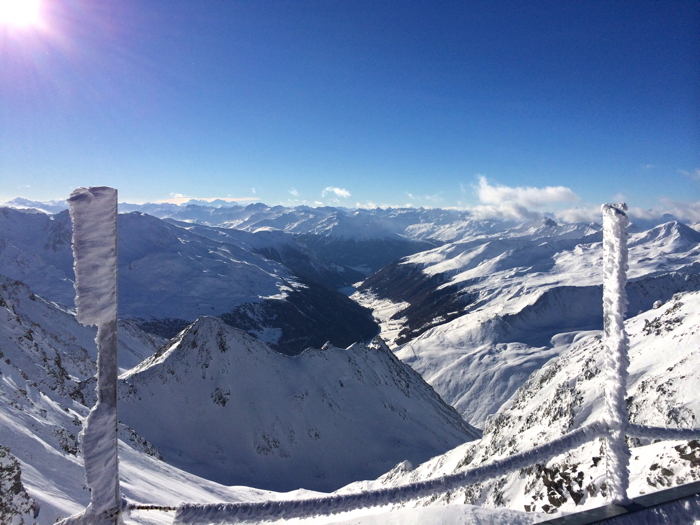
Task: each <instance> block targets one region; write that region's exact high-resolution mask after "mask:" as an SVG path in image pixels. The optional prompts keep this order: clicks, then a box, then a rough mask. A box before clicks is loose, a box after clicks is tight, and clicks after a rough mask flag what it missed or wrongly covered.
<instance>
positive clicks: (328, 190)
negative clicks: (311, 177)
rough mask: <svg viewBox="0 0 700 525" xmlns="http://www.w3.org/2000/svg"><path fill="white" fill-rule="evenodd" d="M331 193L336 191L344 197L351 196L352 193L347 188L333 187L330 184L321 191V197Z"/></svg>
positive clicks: (339, 195)
mask: <svg viewBox="0 0 700 525" xmlns="http://www.w3.org/2000/svg"><path fill="white" fill-rule="evenodd" d="M329 193H335V194H336V195H337V196H338V197H343V198H344V199H347V198H349V197H350V195H351V194H350V192H349V191H348V190H346V189H345V188H333V187H331V186H328V187H327V188H325V189H324V190H323V191H322V192H321V197H325V196H326V195H328V194H329Z"/></svg>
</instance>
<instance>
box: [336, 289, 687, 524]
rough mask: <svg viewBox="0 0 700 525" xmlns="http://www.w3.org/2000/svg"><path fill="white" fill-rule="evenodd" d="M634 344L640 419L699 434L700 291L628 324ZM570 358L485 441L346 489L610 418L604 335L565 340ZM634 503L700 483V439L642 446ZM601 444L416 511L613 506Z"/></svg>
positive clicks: (534, 385) (502, 415)
mask: <svg viewBox="0 0 700 525" xmlns="http://www.w3.org/2000/svg"><path fill="white" fill-rule="evenodd" d="M625 325H626V329H627V332H628V334H629V338H630V363H631V364H630V369H629V372H630V379H629V384H628V390H627V391H628V394H629V400H628V408H629V412H630V421H632V422H633V423H637V424H643V425H651V426H665V427H671V428H697V427H698V426H699V425H698V422H699V421H700V391H699V390H698V388H697V385H698V382H699V381H700V292H687V293H679V294H676V295H675V296H674V297H672V298H671V299H670V300H669V301H667V302H666V303H664V304H661V303H657V307H655V308H652V309H650V310H648V311H646V312H643V313H641V314H639V315H637V316H635V317H633V318H631V319H629V320H628V321H626V322H625ZM554 339H555V344H556V345H558V346H559V347H560V348H561V350H560V353H561V356H560V357H557V358H554V359H552V360H550V361H549V362H547V363H546V364H545V366H543V367H541V368H540V369H538V370H536V371H535V372H534V373H533V374H532V375H531V376H530V377H529V378H528V379H527V381H526V382H525V383H524V384H523V385H522V386H521V387H520V388H519V389H518V390H517V391H516V392H515V393H514V395H513V396H511V397H510V399H509V400H508V401H507V402H506V403H505V404H504V405H503V406H502V407H501V409H500V410H499V411H498V412H497V413H496V414H494V415H492V416H490V417H489V418H488V419H487V420H486V424H485V427H484V434H483V437H482V439H481V440H479V441H475V442H472V443H466V444H464V445H461V446H459V447H457V448H455V449H453V450H451V451H450V452H448V453H446V454H444V455H441V456H438V457H435V458H432V459H431V460H430V461H428V462H425V463H423V464H421V465H418V466H416V467H415V468H414V466H412V465H409V464H404V465H398V466H397V467H396V468H395V469H393V470H392V471H391V472H389V473H387V474H385V475H384V476H382V477H380V478H378V479H377V480H376V481H373V482H359V483H355V484H352V485H350V486H348V487H345V488H344V489H342V491H340V492H353V491H357V490H366V489H372V488H385V487H388V486H398V485H401V484H404V483H409V482H415V481H420V480H427V479H431V478H434V477H437V476H442V475H446V474H452V473H456V472H460V471H462V470H464V469H467V468H473V467H475V466H479V465H485V464H488V463H490V462H492V461H494V460H497V459H500V458H505V457H507V456H509V455H512V454H515V453H518V452H523V451H525V450H528V449H529V448H532V447H534V446H536V445H541V444H544V443H547V442H548V441H551V440H552V439H554V438H557V437H559V436H561V435H563V434H565V433H567V432H570V431H571V430H573V429H576V428H580V427H581V426H583V425H586V424H588V423H592V422H595V421H597V420H600V418H601V417H602V415H603V413H604V410H605V408H604V399H603V397H602V396H603V394H602V392H603V381H604V379H603V374H602V372H601V371H602V369H603V366H604V365H603V352H602V340H601V332H578V333H569V334H561V335H559V336H557V337H555V338H554ZM630 445H631V446H632V449H631V453H632V459H631V466H630V471H631V487H630V496H632V497H634V496H637V495H639V494H645V493H650V492H654V491H656V490H660V489H662V488H665V487H670V486H673V485H679V484H683V483H689V482H691V481H697V480H699V479H700V442H698V440H691V441H662V442H657V443H651V444H650V443H649V441H648V440H639V439H632V440H630ZM603 456H604V452H603V451H602V443H601V440H600V439H596V440H595V441H593V442H591V443H589V444H586V445H584V446H582V447H579V448H577V449H574V450H572V451H570V452H565V453H562V454H560V455H558V456H556V457H554V458H552V459H551V460H550V461H549V462H547V464H546V465H534V466H532V467H529V468H525V469H521V470H518V471H515V472H512V473H510V474H508V475H506V476H502V477H500V478H498V479H494V480H491V481H489V482H485V483H480V484H476V485H470V486H467V487H464V488H460V489H457V490H455V491H452V492H450V493H449V494H444V495H442V496H441V497H439V498H433V499H431V500H430V501H419V502H415V503H413V504H411V505H410V506H413V505H416V506H423V505H436V504H437V505H442V504H449V503H451V502H452V503H453V502H456V501H458V502H463V503H474V504H478V505H485V506H487V507H503V506H505V507H508V508H512V509H518V510H526V511H528V512H532V511H539V512H545V513H557V512H558V511H567V512H576V511H577V510H579V509H581V508H586V507H595V506H601V505H604V504H605V495H606V487H605V476H604V474H605V466H604V463H605V460H604V459H603Z"/></svg>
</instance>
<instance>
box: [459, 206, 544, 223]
mask: <svg viewBox="0 0 700 525" xmlns="http://www.w3.org/2000/svg"><path fill="white" fill-rule="evenodd" d="M469 211H470V212H471V214H472V216H473V217H474V218H475V219H516V220H520V219H528V220H532V219H537V218H540V217H542V216H543V214H542V213H540V212H536V211H531V210H528V209H527V208H526V207H525V206H523V205H521V204H517V203H515V202H504V203H501V204H498V205H492V204H485V205H480V206H475V207H473V208H471V209H470V210H469Z"/></svg>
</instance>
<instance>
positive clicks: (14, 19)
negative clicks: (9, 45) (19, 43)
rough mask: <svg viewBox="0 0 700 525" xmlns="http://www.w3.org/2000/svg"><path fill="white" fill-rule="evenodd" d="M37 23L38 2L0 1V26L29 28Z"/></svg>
mask: <svg viewBox="0 0 700 525" xmlns="http://www.w3.org/2000/svg"><path fill="white" fill-rule="evenodd" d="M38 23H39V0H0V26H16V27H29V26H33V25H36V24H38Z"/></svg>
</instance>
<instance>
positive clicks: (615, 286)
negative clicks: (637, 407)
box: [602, 204, 630, 503]
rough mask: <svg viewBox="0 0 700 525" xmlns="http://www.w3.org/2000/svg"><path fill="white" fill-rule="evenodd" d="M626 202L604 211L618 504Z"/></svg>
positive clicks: (611, 453) (613, 480)
mask: <svg viewBox="0 0 700 525" xmlns="http://www.w3.org/2000/svg"><path fill="white" fill-rule="evenodd" d="M626 209H627V206H626V205H625V204H614V205H613V204H604V205H603V206H602V212H603V271H604V276H603V316H604V321H605V340H604V342H605V364H606V374H607V377H606V380H605V404H606V412H607V414H606V416H607V419H608V424H609V425H610V429H611V432H610V436H609V437H608V438H607V439H606V443H607V454H606V474H607V479H608V483H609V485H610V492H611V495H612V499H613V501H614V502H615V503H626V502H627V501H628V498H627V488H628V487H629V468H628V465H629V458H630V452H629V449H628V448H627V445H626V443H625V430H626V428H627V426H628V415H627V406H626V404H625V396H626V392H627V369H628V368H629V358H628V355H627V353H628V346H629V341H628V339H627V334H626V333H625V325H624V320H625V312H626V310H627V294H626V293H625V284H626V283H627V255H628V254H627V224H628V222H629V220H628V218H627V215H626V214H625V210H626Z"/></svg>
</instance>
